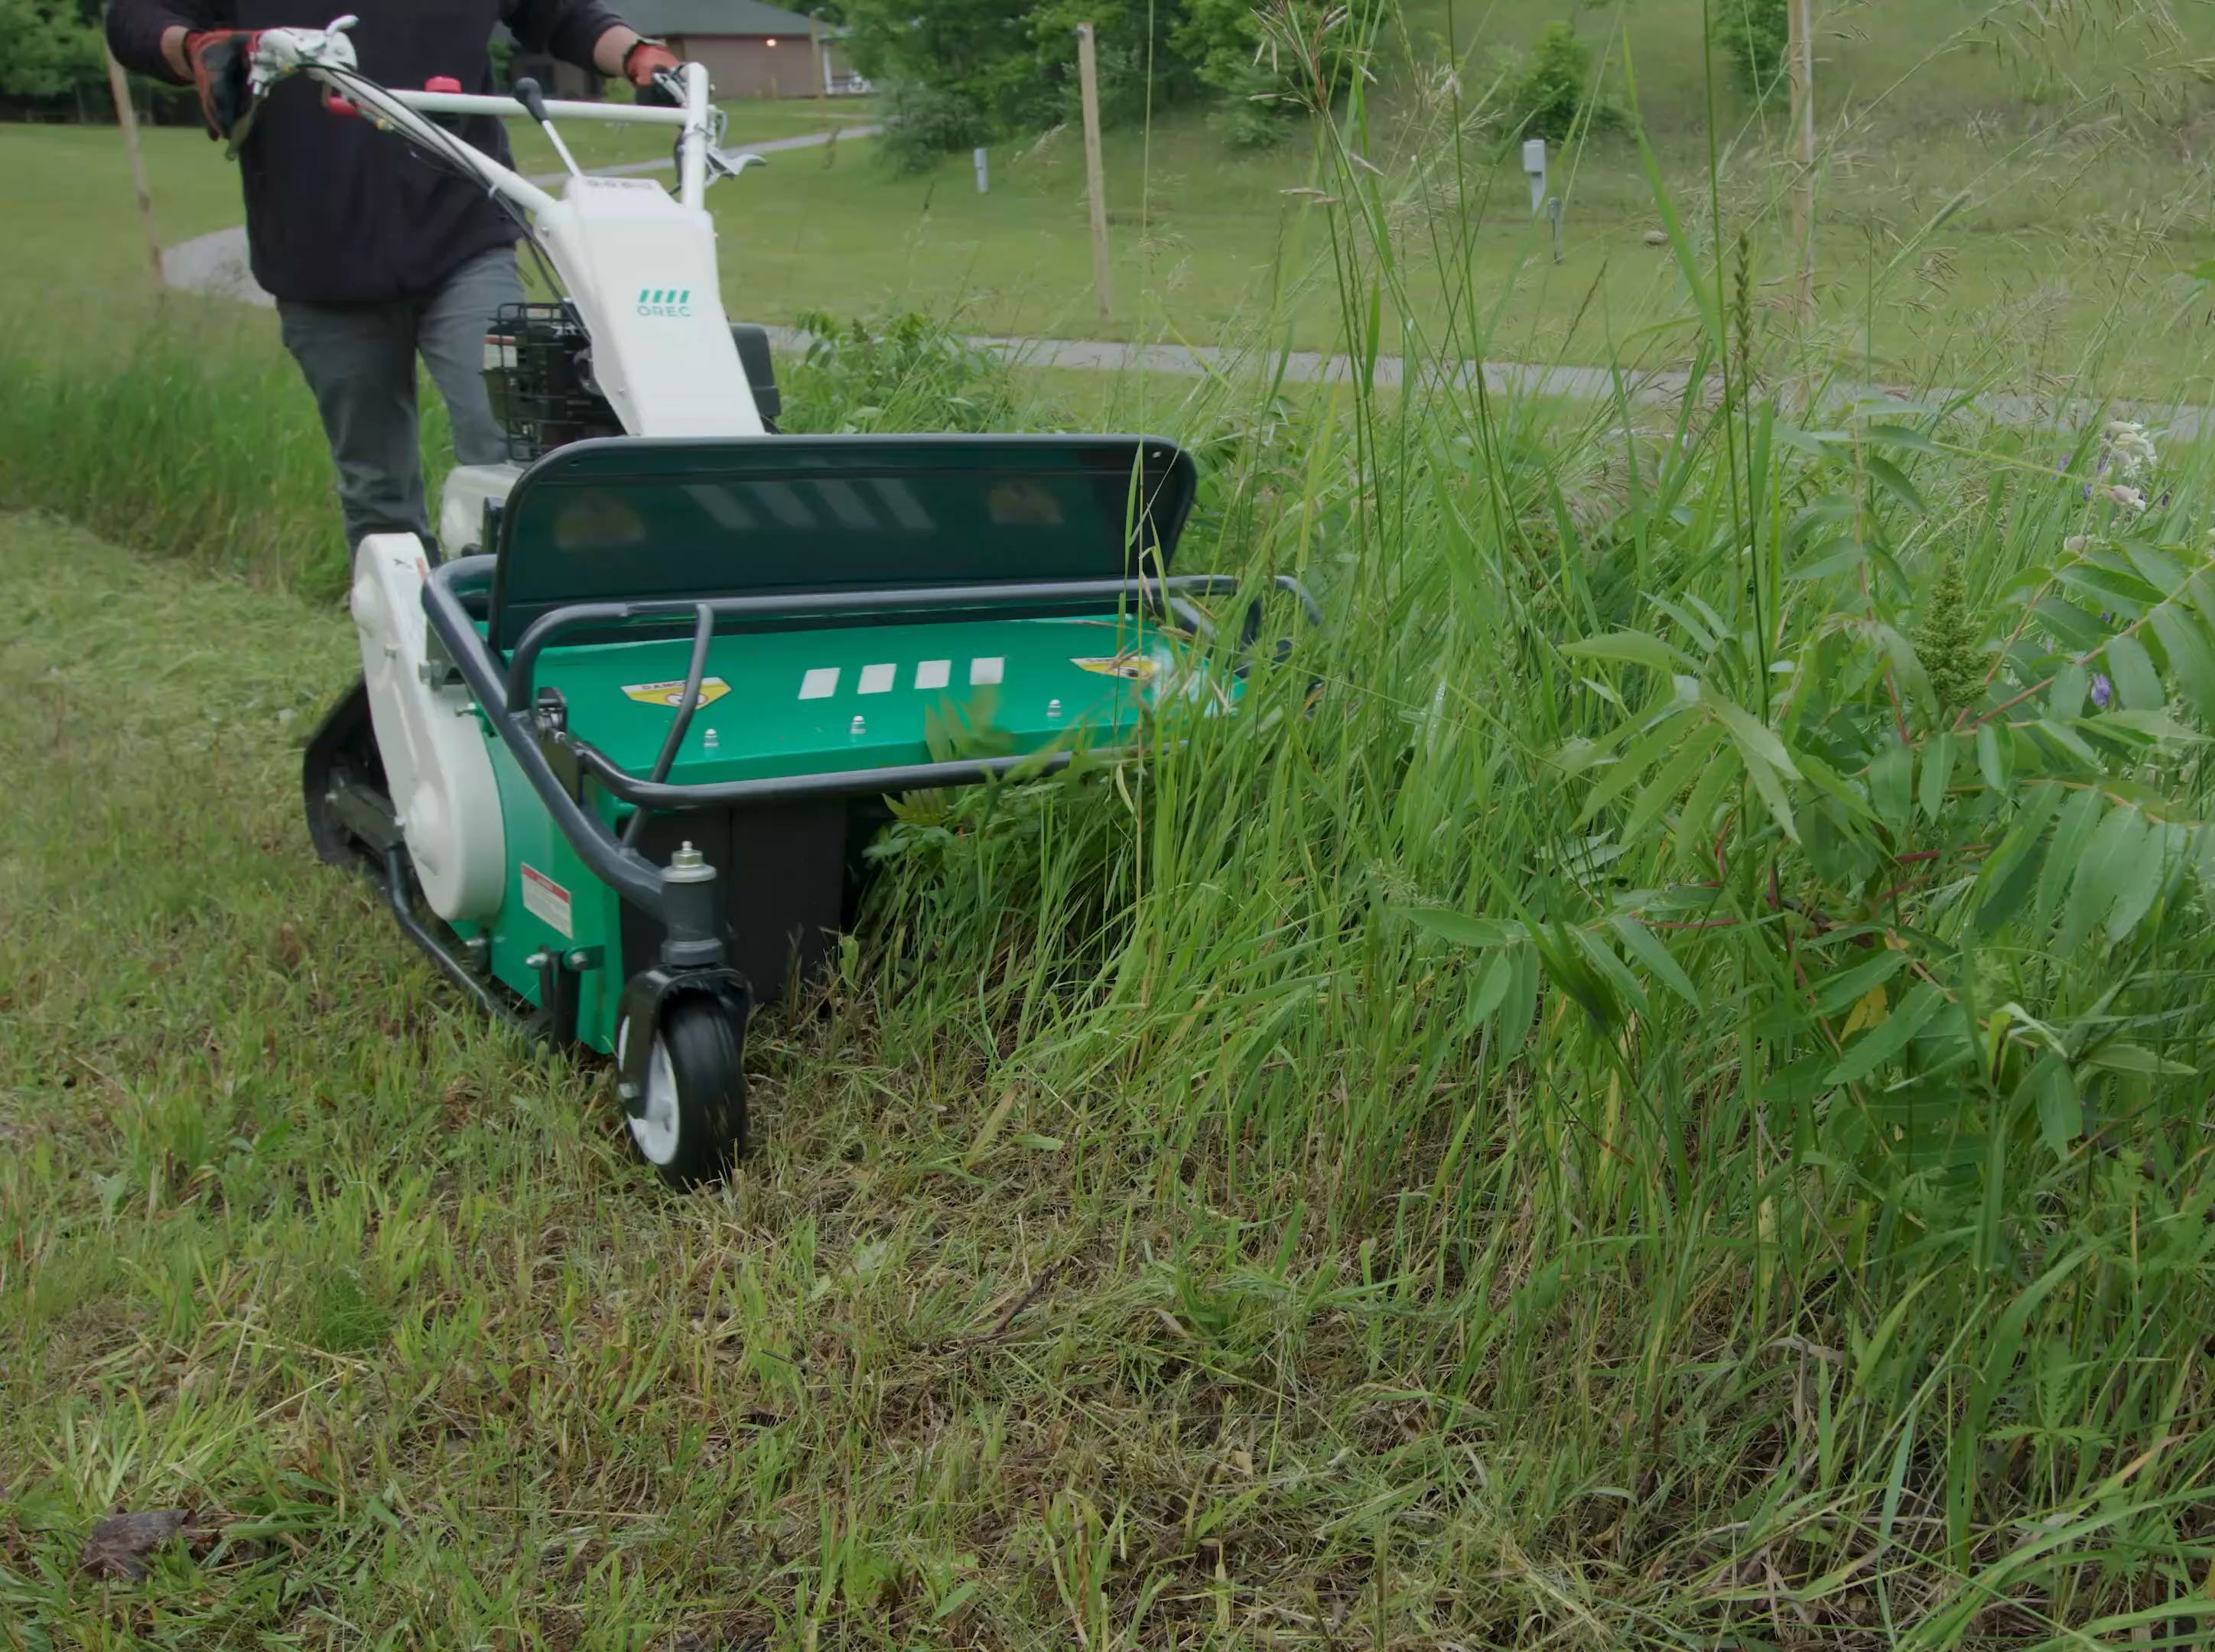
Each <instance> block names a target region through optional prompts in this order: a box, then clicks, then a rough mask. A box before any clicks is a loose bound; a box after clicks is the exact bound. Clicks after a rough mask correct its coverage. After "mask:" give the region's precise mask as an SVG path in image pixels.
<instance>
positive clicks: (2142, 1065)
mask: <svg viewBox="0 0 2215 1652" xmlns="http://www.w3.org/2000/svg"><path fill="white" fill-rule="evenodd" d="M2084 1065H2085V1066H2088V1067H2092V1068H2095V1069H2097V1070H2098V1071H2100V1072H2135V1073H2143V1074H2145V1075H2146V1076H2148V1077H2151V1078H2190V1077H2192V1072H2193V1070H2192V1069H2191V1068H2190V1067H2188V1066H2186V1065H2185V1064H2184V1063H2183V1062H2181V1061H2170V1060H2168V1059H2164V1058H2163V1057H2162V1056H2159V1055H2157V1054H2155V1053H2153V1052H2152V1051H2151V1050H2150V1049H2148V1048H2146V1047H2145V1046H2144V1045H2143V1044H2114V1043H2110V1044H2102V1045H2101V1046H2100V1047H2099V1048H2098V1049H2096V1050H2094V1051H2092V1052H2090V1053H2089V1054H2087V1055H2086V1056H2085V1057H2084Z"/></svg>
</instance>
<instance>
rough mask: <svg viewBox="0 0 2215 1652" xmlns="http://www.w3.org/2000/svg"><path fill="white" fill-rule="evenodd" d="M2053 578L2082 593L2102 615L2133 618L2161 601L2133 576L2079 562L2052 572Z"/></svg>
mask: <svg viewBox="0 0 2215 1652" xmlns="http://www.w3.org/2000/svg"><path fill="white" fill-rule="evenodd" d="M2054 577H2055V578H2056V579H2058V580H2060V581H2061V583H2062V584H2064V585H2065V586H2068V587H2069V588H2070V589H2071V590H2072V591H2081V592H2083V593H2084V594H2085V595H2086V596H2088V597H2089V598H2091V599H2092V600H2093V601H2094V602H2095V603H2097V604H2098V605H2100V608H2101V611H2104V612H2108V613H2116V614H2120V615H2122V616H2123V617H2125V618H2126V619H2136V618H2137V617H2138V616H2139V615H2140V614H2142V613H2144V611H2146V610H2147V609H2149V608H2151V607H2152V606H2153V605H2154V604H2156V603H2157V602H2159V601H2160V600H2161V599H2162V593H2160V592H2159V591H2157V590H2155V589H2154V588H2153V586H2150V585H2148V584H2147V583H2146V582H2145V581H2144V580H2141V579H2139V578H2138V576H2137V575H2136V574H2115V573H2111V572H2109V571H2108V570H2107V569H2105V568H2091V567H2088V566H2087V565H2085V564H2084V563H2083V562H2078V563H2076V564H2074V565H2073V566H2071V567H2068V568H2059V569H2057V570H2056V571H2055V574H2054Z"/></svg>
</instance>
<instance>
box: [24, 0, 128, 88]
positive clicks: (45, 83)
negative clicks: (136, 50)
mask: <svg viewBox="0 0 2215 1652" xmlns="http://www.w3.org/2000/svg"><path fill="white" fill-rule="evenodd" d="M0 40H6V41H7V42H8V49H7V51H6V52H0V97H5V98H10V99H15V100H20V101H24V102H32V103H43V102H49V101H54V100H57V99H60V98H66V97H71V96H74V95H76V94H77V91H78V90H79V89H81V88H84V87H88V86H96V85H98V84H99V83H101V80H102V79H103V78H104V77H105V76H106V74H107V63H106V60H105V59H104V58H102V57H101V50H100V24H99V18H98V15H97V13H96V12H95V11H93V10H91V9H88V8H87V7H86V6H85V5H83V3H80V0H0Z"/></svg>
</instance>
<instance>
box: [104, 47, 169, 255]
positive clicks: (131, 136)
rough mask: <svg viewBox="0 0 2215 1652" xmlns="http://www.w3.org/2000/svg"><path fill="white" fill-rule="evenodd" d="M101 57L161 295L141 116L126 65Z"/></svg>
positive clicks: (159, 252)
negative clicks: (140, 138)
mask: <svg viewBox="0 0 2215 1652" xmlns="http://www.w3.org/2000/svg"><path fill="white" fill-rule="evenodd" d="M101 56H102V57H104V58H107V92H108V95H109V96H111V97H113V98H114V100H115V124H116V125H117V126H120V127H121V128H122V129H123V152H124V153H125V154H126V155H128V156H129V157H131V187H132V191H133V193H136V194H137V195H138V222H139V224H141V225H142V226H143V227H144V230H145V231H146V259H147V262H148V263H149V264H150V265H151V266H152V267H153V271H154V286H155V289H156V291H157V292H158V291H159V290H160V288H161V286H162V237H161V235H160V233H159V232H158V231H156V229H155V228H154V195H153V192H152V191H151V190H150V189H148V188H147V187H146V157H145V156H144V153H143V152H141V150H139V147H138V110H136V109H134V108H132V107H131V87H130V83H128V82H127V81H126V80H125V79H124V78H123V65H122V64H120V63H118V62H116V60H115V54H114V52H110V51H108V50H107V48H106V47H105V46H102V47H101Z"/></svg>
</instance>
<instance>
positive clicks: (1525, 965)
mask: <svg viewBox="0 0 2215 1652" xmlns="http://www.w3.org/2000/svg"><path fill="white" fill-rule="evenodd" d="M1503 956H1505V957H1507V958H1512V960H1514V963H1515V968H1514V972H1513V973H1512V975H1510V977H1509V978H1508V981H1507V996H1506V998H1504V999H1503V1000H1501V1002H1500V1036H1501V1037H1503V1038H1505V1039H1506V1041H1507V1047H1508V1048H1509V1049H1511V1050H1518V1049H1520V1048H1522V1047H1523V1043H1524V1041H1525V1039H1527V1038H1529V1037H1530V1036H1531V1016H1535V1015H1536V1014H1537V1012H1538V952H1537V948H1535V947H1524V946H1519V947H1516V948H1514V949H1512V950H1510V951H1508V952H1506V953H1505V954H1503Z"/></svg>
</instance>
